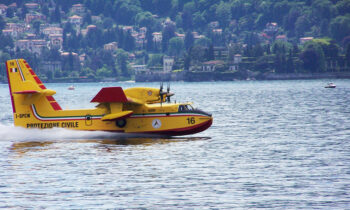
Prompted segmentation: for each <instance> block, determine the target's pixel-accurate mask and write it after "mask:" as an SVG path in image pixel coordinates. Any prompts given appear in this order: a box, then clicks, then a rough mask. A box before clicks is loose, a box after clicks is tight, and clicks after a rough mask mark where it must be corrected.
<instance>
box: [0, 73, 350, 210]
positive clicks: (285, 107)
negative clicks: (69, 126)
mask: <svg viewBox="0 0 350 210" xmlns="http://www.w3.org/2000/svg"><path fill="white" fill-rule="evenodd" d="M327 82H328V81H326V80H298V81H239V82H205V83H183V82H174V83H172V84H171V85H172V91H174V92H175V93H176V95H175V96H174V100H176V101H193V102H194V105H195V106H196V107H199V108H201V109H203V110H205V111H207V112H211V113H212V114H213V116H214V123H213V125H212V127H211V128H209V129H208V130H206V131H204V132H202V133H199V134H196V135H191V136H185V137H177V138H161V137H152V136H142V135H139V136H128V135H121V134H111V133H105V132H81V131H69V130H61V129H53V130H26V129H21V128H16V127H13V125H12V123H13V120H12V113H11V112H12V109H11V104H10V99H9V94H8V87H7V85H0V108H1V111H2V112H1V113H0V122H1V123H0V208H16V209H27V208H33V209H39V208H54V209H67V208H68V209H88V208H97V209H107V208H147V209H164V208H166V209H175V208H186V209H203V208H204V209H208V208H218V209H224V208H228V209H231V208H240V209H242V208H281V209H286V208H287V209H300V208H307V209H310V208H322V209H330V208H331V209H349V208H350V190H349V189H350V103H349V102H350V80H333V82H335V84H336V85H337V88H335V89H326V88H324V85H325V84H326V83H327ZM46 86H47V87H48V88H50V89H54V90H56V91H57V94H56V95H55V99H56V100H57V101H58V102H59V104H60V105H61V106H62V108H66V109H74V108H81V107H83V108H90V107H93V106H94V104H90V103H89V101H90V100H91V99H92V98H93V97H94V95H95V94H96V93H97V92H98V91H99V89H100V88H101V87H103V86H122V87H123V88H127V87H135V86H148V87H158V86H159V84H158V83H106V84H97V83H96V84H75V87H76V89H75V90H74V91H69V90H67V88H68V87H69V86H70V84H46Z"/></svg>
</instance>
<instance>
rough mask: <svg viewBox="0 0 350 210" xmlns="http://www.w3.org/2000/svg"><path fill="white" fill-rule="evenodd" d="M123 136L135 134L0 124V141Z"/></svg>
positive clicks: (114, 137)
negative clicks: (29, 127) (28, 127)
mask: <svg viewBox="0 0 350 210" xmlns="http://www.w3.org/2000/svg"><path fill="white" fill-rule="evenodd" d="M138 136H140V135H138ZM125 137H137V135H129V134H123V133H111V132H104V131H76V130H68V129H63V128H52V129H26V128H22V127H15V126H12V125H3V124H0V141H17V142H18V141H20V142H23V141H50V140H51V141H60V140H61V141H64V140H74V139H76V140H81V139H118V138H125Z"/></svg>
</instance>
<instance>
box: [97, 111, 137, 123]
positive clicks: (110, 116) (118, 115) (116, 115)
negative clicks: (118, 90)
mask: <svg viewBox="0 0 350 210" xmlns="http://www.w3.org/2000/svg"><path fill="white" fill-rule="evenodd" d="M132 113H133V111H124V112H119V113H113V114H107V115H105V116H103V117H102V121H112V120H120V119H125V118H127V117H129V116H130V115H132Z"/></svg>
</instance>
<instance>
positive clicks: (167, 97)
mask: <svg viewBox="0 0 350 210" xmlns="http://www.w3.org/2000/svg"><path fill="white" fill-rule="evenodd" d="M171 94H172V93H170V83H168V85H167V88H166V100H167V102H168V103H170V97H171V96H172V95H171Z"/></svg>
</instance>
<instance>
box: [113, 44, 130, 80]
mask: <svg viewBox="0 0 350 210" xmlns="http://www.w3.org/2000/svg"><path fill="white" fill-rule="evenodd" d="M116 55H117V66H118V68H119V70H120V71H121V74H122V76H124V77H128V76H130V73H129V70H128V66H127V60H128V53H127V52H125V51H124V50H122V49H118V50H117V52H116Z"/></svg>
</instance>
